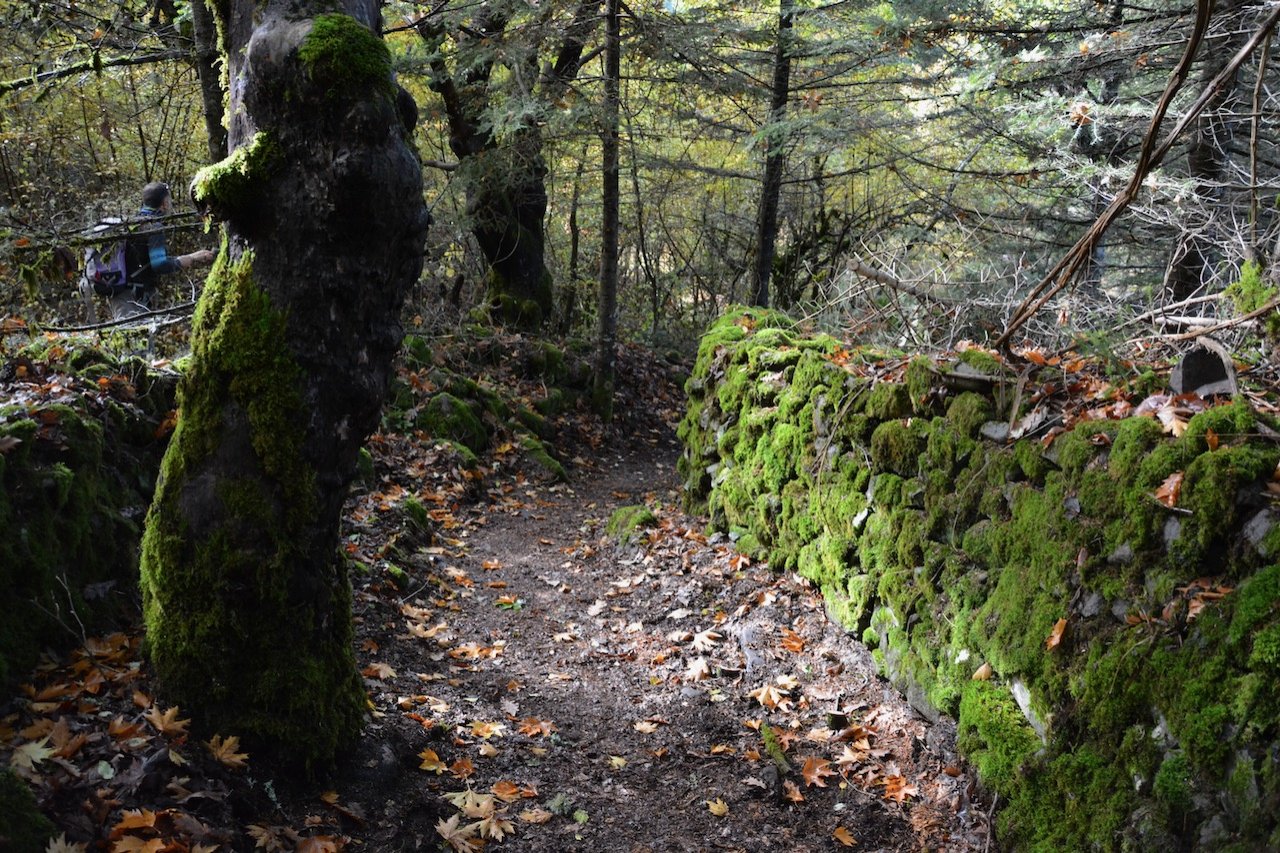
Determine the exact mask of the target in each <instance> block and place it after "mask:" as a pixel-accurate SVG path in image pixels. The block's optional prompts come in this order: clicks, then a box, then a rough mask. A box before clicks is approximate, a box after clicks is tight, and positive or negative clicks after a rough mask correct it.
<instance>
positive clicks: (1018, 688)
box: [1009, 678, 1048, 743]
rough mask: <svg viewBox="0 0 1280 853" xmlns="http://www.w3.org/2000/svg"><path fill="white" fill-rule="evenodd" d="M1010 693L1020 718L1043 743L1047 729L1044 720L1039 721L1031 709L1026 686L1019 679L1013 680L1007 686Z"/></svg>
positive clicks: (1038, 717)
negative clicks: (1019, 712) (1020, 713)
mask: <svg viewBox="0 0 1280 853" xmlns="http://www.w3.org/2000/svg"><path fill="white" fill-rule="evenodd" d="M1009 690H1010V692H1012V693H1013V701H1015V702H1017V703H1018V709H1019V710H1020V711H1022V716H1024V717H1026V718H1027V723H1029V724H1030V726H1031V728H1033V729H1035V732H1036V735H1037V736H1039V738H1040V742H1041V743H1044V742H1045V732H1046V731H1047V729H1048V727H1047V726H1046V725H1045V723H1044V720H1042V719H1040V715H1039V714H1037V713H1036V710H1035V708H1032V707H1031V691H1030V690H1028V689H1027V685H1026V684H1024V683H1023V681H1022V679H1021V678H1015V679H1014V680H1013V683H1012V684H1010V685H1009Z"/></svg>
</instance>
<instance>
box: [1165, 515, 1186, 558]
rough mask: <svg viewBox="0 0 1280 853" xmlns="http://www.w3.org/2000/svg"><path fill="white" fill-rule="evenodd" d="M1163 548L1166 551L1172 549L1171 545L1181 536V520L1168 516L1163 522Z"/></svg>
mask: <svg viewBox="0 0 1280 853" xmlns="http://www.w3.org/2000/svg"><path fill="white" fill-rule="evenodd" d="M1163 535H1164V547H1165V550H1166V551H1167V550H1168V549H1170V548H1172V547H1173V543H1174V542H1177V541H1178V537H1179V536H1181V535H1182V519H1180V518H1176V517H1174V516H1169V517H1168V518H1166V519H1165V520H1164V531H1163Z"/></svg>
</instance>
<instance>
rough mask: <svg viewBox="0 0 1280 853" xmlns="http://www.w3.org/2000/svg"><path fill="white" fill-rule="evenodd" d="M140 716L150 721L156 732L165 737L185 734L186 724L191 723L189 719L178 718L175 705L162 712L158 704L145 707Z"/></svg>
mask: <svg viewBox="0 0 1280 853" xmlns="http://www.w3.org/2000/svg"><path fill="white" fill-rule="evenodd" d="M142 718H143V719H144V720H146V721H147V722H148V723H150V724H151V725H152V727H153V728H154V729H155V730H156V731H157V732H159V733H160V734H162V735H165V736H166V737H176V736H177V735H185V734H186V733H187V726H189V725H191V720H180V719H178V706H177V705H174V706H173V707H172V708H170V709H169V710H167V711H164V712H161V711H160V709H159V707H158V706H152V707H151V708H148V709H147V712H146V713H145V714H143V715H142Z"/></svg>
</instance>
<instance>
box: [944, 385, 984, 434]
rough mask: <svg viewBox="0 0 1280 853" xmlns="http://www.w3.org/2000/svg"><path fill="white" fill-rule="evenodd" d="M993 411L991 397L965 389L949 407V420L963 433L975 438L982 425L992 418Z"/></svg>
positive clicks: (954, 427)
mask: <svg viewBox="0 0 1280 853" xmlns="http://www.w3.org/2000/svg"><path fill="white" fill-rule="evenodd" d="M993 411H994V409H993V408H992V405H991V400H990V399H988V398H987V397H984V396H982V395H981V394H976V393H974V392H973V391H965V392H964V393H963V394H961V395H959V396H958V397H956V398H955V399H954V400H952V401H951V405H950V406H948V407H947V422H948V423H950V424H951V426H952V428H953V429H955V430H956V431H957V432H959V433H960V434H961V435H963V436H965V437H966V438H973V437H974V436H976V435H977V434H978V430H979V429H981V428H982V425H983V424H984V423H986V422H987V421H989V420H991V418H992V413H993Z"/></svg>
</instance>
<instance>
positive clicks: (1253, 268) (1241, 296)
mask: <svg viewBox="0 0 1280 853" xmlns="http://www.w3.org/2000/svg"><path fill="white" fill-rule="evenodd" d="M1223 293H1224V295H1225V296H1226V297H1227V298H1228V299H1230V300H1231V301H1232V303H1233V304H1234V305H1235V307H1236V310H1237V311H1239V312H1240V313H1242V314H1249V313H1252V312H1254V311H1257V310H1259V309H1261V308H1262V307H1264V306H1265V305H1266V304H1267V303H1269V302H1271V301H1272V300H1273V299H1275V298H1276V296H1277V295H1280V287H1276V286H1275V285H1274V284H1267V283H1265V282H1264V281H1263V280H1262V267H1261V266H1259V265H1258V263H1257V261H1246V262H1245V263H1244V264H1243V265H1242V266H1241V267H1240V278H1238V279H1236V280H1235V281H1234V282H1232V283H1231V284H1230V285H1229V286H1228V287H1227V289H1226V290H1225V291H1223ZM1262 323H1263V329H1265V330H1266V334H1267V337H1269V338H1271V339H1272V340H1275V339H1277V338H1280V311H1271V312H1268V313H1267V314H1266V315H1264V316H1263V318H1262Z"/></svg>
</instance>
